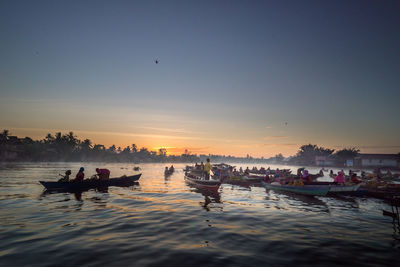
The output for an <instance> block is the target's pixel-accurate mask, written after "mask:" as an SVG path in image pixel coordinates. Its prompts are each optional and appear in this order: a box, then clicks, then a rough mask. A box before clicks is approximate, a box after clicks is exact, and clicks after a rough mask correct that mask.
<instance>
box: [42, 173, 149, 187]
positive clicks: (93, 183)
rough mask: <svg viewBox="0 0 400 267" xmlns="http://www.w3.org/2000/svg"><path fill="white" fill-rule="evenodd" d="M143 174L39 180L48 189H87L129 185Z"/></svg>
mask: <svg viewBox="0 0 400 267" xmlns="http://www.w3.org/2000/svg"><path fill="white" fill-rule="evenodd" d="M141 175H142V174H137V175H132V176H124V177H119V178H110V179H108V180H90V179H87V180H83V181H81V182H75V181H72V182H46V181H39V182H40V183H41V184H42V185H43V186H44V187H45V188H46V189H47V190H85V189H90V188H98V187H108V186H129V185H132V184H133V183H134V182H136V181H138V180H139V178H140V176H141Z"/></svg>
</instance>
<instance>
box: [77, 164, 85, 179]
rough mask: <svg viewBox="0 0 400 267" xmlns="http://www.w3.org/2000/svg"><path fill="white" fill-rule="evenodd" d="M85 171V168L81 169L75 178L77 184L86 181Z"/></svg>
mask: <svg viewBox="0 0 400 267" xmlns="http://www.w3.org/2000/svg"><path fill="white" fill-rule="evenodd" d="M84 170H85V168H83V167H81V168H80V169H79V172H78V173H77V174H76V176H75V181H76V182H82V181H83V179H85V174H84V173H83V171H84Z"/></svg>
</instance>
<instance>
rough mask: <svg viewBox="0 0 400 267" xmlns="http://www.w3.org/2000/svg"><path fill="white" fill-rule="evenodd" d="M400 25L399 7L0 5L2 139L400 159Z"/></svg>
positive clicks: (326, 4) (115, 3) (396, 3)
mask: <svg viewBox="0 0 400 267" xmlns="http://www.w3.org/2000/svg"><path fill="white" fill-rule="evenodd" d="M399 14H400V1H364V0H363V1H351V0H349V1H294V0H292V1H289V0H280V1H272V0H271V1H222V0H214V1H191V0H187V1H85V0H84V1H9V0H3V1H0V33H1V34H0V114H1V116H0V129H8V130H10V132H11V134H13V135H17V136H20V137H24V136H30V137H32V138H34V139H42V138H44V136H45V135H46V134H47V133H55V132H58V131H62V132H69V131H73V132H74V133H75V134H77V135H78V137H79V138H81V139H84V138H89V139H91V140H92V141H93V142H94V143H97V144H104V145H106V146H110V145H112V144H115V145H117V146H121V147H125V146H127V145H131V144H136V145H137V146H138V147H147V148H149V149H151V150H153V149H157V148H160V147H165V148H167V150H168V152H169V153H170V154H180V153H182V152H183V151H184V150H185V149H188V150H189V151H190V152H191V153H197V154H208V153H213V154H225V155H228V154H230V155H235V156H246V155H247V154H249V155H251V156H255V157H261V156H263V157H271V156H274V155H275V154H278V153H282V154H283V155H284V156H289V155H294V154H295V153H296V152H297V150H298V149H299V147H300V146H301V145H303V144H308V143H311V144H317V145H319V146H323V147H329V148H335V149H342V148H345V147H357V148H359V149H360V150H361V152H364V153H398V152H400V134H399V133H400V119H399V115H400V105H399V99H400V86H399V85H400V49H399V48H400V16H399ZM156 59H157V60H158V61H159V63H158V64H156V63H155V60H156Z"/></svg>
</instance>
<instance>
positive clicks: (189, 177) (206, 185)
mask: <svg viewBox="0 0 400 267" xmlns="http://www.w3.org/2000/svg"><path fill="white" fill-rule="evenodd" d="M185 181H186V182H187V183H189V184H192V185H195V186H197V188H200V189H207V190H211V191H218V188H219V187H220V185H221V181H220V180H204V179H202V177H200V176H196V175H194V174H190V173H186V174H185Z"/></svg>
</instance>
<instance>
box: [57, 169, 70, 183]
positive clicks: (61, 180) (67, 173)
mask: <svg viewBox="0 0 400 267" xmlns="http://www.w3.org/2000/svg"><path fill="white" fill-rule="evenodd" d="M60 175H61V174H60ZM70 175H71V170H67V171H66V172H65V175H64V176H63V177H62V178H61V179H60V180H58V181H59V182H69V176H70Z"/></svg>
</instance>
